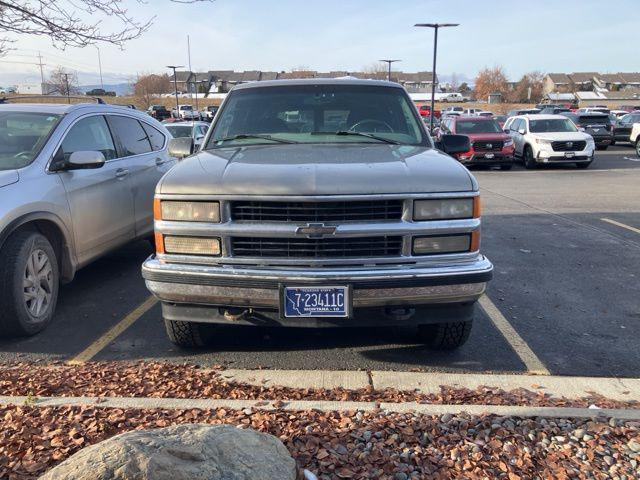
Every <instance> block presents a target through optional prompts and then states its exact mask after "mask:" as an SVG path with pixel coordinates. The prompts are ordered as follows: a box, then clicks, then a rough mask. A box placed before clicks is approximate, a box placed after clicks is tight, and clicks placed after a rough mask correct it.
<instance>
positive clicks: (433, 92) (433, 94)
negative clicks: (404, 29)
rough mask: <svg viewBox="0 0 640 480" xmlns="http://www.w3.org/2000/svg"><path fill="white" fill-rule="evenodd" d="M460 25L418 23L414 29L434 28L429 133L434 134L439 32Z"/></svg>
mask: <svg viewBox="0 0 640 480" xmlns="http://www.w3.org/2000/svg"><path fill="white" fill-rule="evenodd" d="M458 25H460V24H459V23H416V24H415V25H414V27H428V28H433V71H432V72H431V112H430V115H429V133H433V109H434V108H435V103H436V54H437V52H438V30H439V29H440V28H444V27H457V26H458Z"/></svg>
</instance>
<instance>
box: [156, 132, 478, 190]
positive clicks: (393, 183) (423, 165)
mask: <svg viewBox="0 0 640 480" xmlns="http://www.w3.org/2000/svg"><path fill="white" fill-rule="evenodd" d="M475 187H476V183H475V181H474V179H473V177H472V176H471V174H470V173H469V172H468V171H467V170H466V169H465V168H464V167H463V166H462V165H460V164H459V163H458V162H457V161H456V160H454V159H453V158H451V157H450V156H448V155H446V154H444V153H441V152H439V151H437V150H435V149H432V148H426V147H414V146H405V145H388V144H357V145H354V144H342V145H340V144H329V145H318V144H293V145H258V146H246V147H235V148H223V149H214V150H208V151H204V150H203V151H201V152H199V153H198V154H197V155H194V156H193V157H190V158H188V159H185V160H184V161H182V162H179V163H178V164H177V165H176V166H175V167H174V168H172V169H171V170H170V171H169V172H168V173H167V174H166V175H165V176H164V178H163V179H162V181H161V182H160V184H159V185H158V192H160V193H166V194H192V195H367V194H383V193H430V192H462V191H470V190H473V189H474V188H475Z"/></svg>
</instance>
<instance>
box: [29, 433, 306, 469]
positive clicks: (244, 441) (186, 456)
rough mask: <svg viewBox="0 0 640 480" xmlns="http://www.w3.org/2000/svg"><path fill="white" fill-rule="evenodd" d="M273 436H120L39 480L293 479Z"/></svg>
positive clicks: (87, 450) (292, 465)
mask: <svg viewBox="0 0 640 480" xmlns="http://www.w3.org/2000/svg"><path fill="white" fill-rule="evenodd" d="M296 474H297V468H296V463H295V461H294V460H293V458H292V457H291V455H290V454H289V452H288V450H287V449H286V448H285V446H284V445H283V444H282V442H280V440H278V439H277V438H276V437H274V436H271V435H268V434H265V433H260V432H256V431H254V430H250V429H238V428H236V427H233V426H230V425H218V426H211V425H205V424H185V425H176V426H171V427H167V428H161V429H157V430H141V431H133V432H128V433H123V434H121V435H117V436H115V437H112V438H110V439H108V440H105V441H103V442H100V443H98V444H96V445H93V446H90V447H87V448H85V449H83V450H81V451H80V452H78V453H77V454H75V455H73V456H72V457H70V458H69V459H68V460H66V461H64V462H63V463H61V464H60V465H58V466H57V467H55V468H54V469H52V470H50V471H49V472H47V473H46V474H45V475H43V476H42V477H40V480H218V479H219V480H273V479H282V480H295V478H296Z"/></svg>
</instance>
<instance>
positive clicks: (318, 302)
mask: <svg viewBox="0 0 640 480" xmlns="http://www.w3.org/2000/svg"><path fill="white" fill-rule="evenodd" d="M350 307H351V298H350V295H349V287H346V286H345V287H284V288H283V289H282V314H283V316H284V317H286V318H299V317H340V318H347V317H349V314H350V311H351V308H350Z"/></svg>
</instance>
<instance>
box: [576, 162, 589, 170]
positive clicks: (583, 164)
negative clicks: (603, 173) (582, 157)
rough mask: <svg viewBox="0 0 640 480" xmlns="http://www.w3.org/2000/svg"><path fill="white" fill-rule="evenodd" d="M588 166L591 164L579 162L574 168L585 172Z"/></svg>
mask: <svg viewBox="0 0 640 480" xmlns="http://www.w3.org/2000/svg"><path fill="white" fill-rule="evenodd" d="M589 165H591V162H580V163H576V168H579V169H581V170H585V169H587V168H589Z"/></svg>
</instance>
